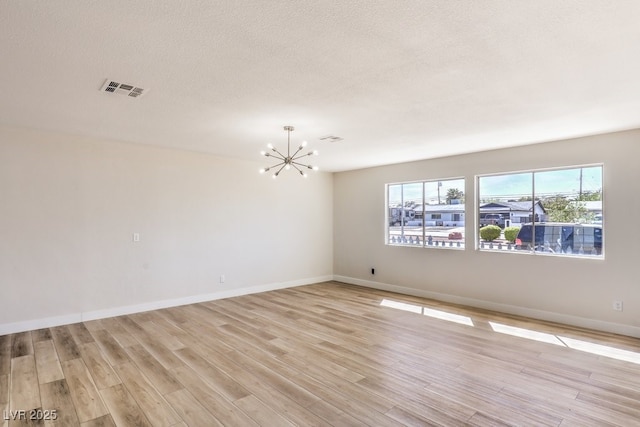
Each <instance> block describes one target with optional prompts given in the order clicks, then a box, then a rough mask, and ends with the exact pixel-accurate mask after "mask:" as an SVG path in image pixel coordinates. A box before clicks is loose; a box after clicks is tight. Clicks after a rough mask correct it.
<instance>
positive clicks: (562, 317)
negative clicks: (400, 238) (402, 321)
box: [333, 275, 640, 338]
mask: <svg viewBox="0 0 640 427" xmlns="http://www.w3.org/2000/svg"><path fill="white" fill-rule="evenodd" d="M333 280H335V281H337V282H343V283H348V284H351V285H357V286H363V287H367V288H373V289H379V290H382V291H390V292H397V293H400V294H405V295H412V296H417V297H423V298H430V299H434V300H437V301H442V302H449V303H452V304H460V305H466V306H469V307H476V308H482V309H485V310H492V311H498V312H501V313H506V314H513V315H516V316H524V317H530V318H533V319H539V320H544V321H547V322H555V323H561V324H565V325H571V326H577V327H580V328H587V329H593V330H597V331H602V332H609V333H613V334H620V335H626V336H630V337H635V338H640V327H637V326H631V325H623V324H620V323H612V322H605V321H602V320H596V319H587V318H584V317H578V316H571V315H568V314H562V313H554V312H550V311H543V310H536V309H532V308H526V307H520V306H515V305H509V304H501V303H496V302H491V301H485V300H479V299H474V298H467V297H461V296H456V295H450V294H443V293H440V292H432V291H427V290H423V289H415V288H407V287H404V286H398V285H390V284H388V283H381V282H374V281H370V280H362V279H357V278H354V277H347V276H339V275H334V276H333Z"/></svg>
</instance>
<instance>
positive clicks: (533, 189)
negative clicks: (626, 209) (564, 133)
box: [465, 162, 605, 260]
mask: <svg viewBox="0 0 640 427" xmlns="http://www.w3.org/2000/svg"><path fill="white" fill-rule="evenodd" d="M596 167H599V168H600V181H601V187H600V193H601V196H600V199H601V200H600V202H601V203H602V209H601V216H602V220H601V223H600V230H601V231H600V235H601V249H600V254H597V255H586V254H573V253H549V252H544V251H538V250H535V242H536V236H535V232H536V228H537V227H536V224H538V225H540V224H549V222H548V221H540V220H536V219H535V218H536V217H538V215H537V214H536V213H535V206H536V202H537V201H536V174H537V173H545V172H554V171H567V170H573V169H587V168H596ZM604 167H605V165H604V162H600V163H585V164H579V165H569V166H555V167H548V168H532V169H525V170H517V171H509V172H497V173H486V174H478V175H476V176H475V180H474V181H475V182H474V192H475V194H474V195H475V197H474V202H475V210H474V225H475V230H476V232H475V233H474V234H475V250H477V251H482V252H497V253H516V254H521V255H538V256H552V257H563V258H575V259H594V260H604V259H605V236H604V234H605V233H604V230H605V221H604V216H605V215H604V209H605V203H604V202H605V194H604V193H605V189H604V187H605V174H604ZM518 174H531V195H530V196H531V199H532V200H531V214H529V220H528V221H527V222H525V223H531V225H532V227H531V228H532V237H531V239H532V242H534V248H533V249H532V250H495V249H492V248H483V247H481V240H482V239H481V238H480V232H479V230H480V228H481V226H480V225H481V219H480V207H481V205H483V204H484V203H483V202H481V194H480V190H481V189H480V180H481V178H485V177H498V176H507V175H518ZM485 203H486V202H485ZM485 215H486V212H485ZM512 224H515V223H512ZM517 224H524V223H523V222H522V221H520V222H518V223H517ZM557 224H563V223H562V222H558V223H557ZM581 225H584V224H581ZM505 228H506V227H505ZM465 240H466V239H465ZM514 246H515V245H514Z"/></svg>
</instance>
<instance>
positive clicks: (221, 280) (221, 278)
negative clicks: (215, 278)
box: [220, 274, 225, 283]
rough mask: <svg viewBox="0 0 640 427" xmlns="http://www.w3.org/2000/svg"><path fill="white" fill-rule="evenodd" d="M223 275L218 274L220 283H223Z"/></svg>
mask: <svg viewBox="0 0 640 427" xmlns="http://www.w3.org/2000/svg"><path fill="white" fill-rule="evenodd" d="M224 280H225V277H224V274H223V275H221V276H220V283H224Z"/></svg>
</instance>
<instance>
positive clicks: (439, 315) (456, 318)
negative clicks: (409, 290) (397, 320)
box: [380, 298, 474, 326]
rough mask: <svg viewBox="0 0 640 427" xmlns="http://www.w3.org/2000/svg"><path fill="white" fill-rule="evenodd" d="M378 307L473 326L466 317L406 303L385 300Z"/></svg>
mask: <svg viewBox="0 0 640 427" xmlns="http://www.w3.org/2000/svg"><path fill="white" fill-rule="evenodd" d="M380 305H381V306H383V307H390V308H395V309H398V310H403V311H409V312H411V313H417V314H423V315H425V316H429V317H433V318H435V319H440V320H446V321H448V322H454V323H459V324H461V325H467V326H474V325H473V321H472V320H471V318H470V317H468V316H462V315H460V314H454V313H448V312H446V311H442V310H436V309H433V308H427V307H423V306H421V305H416V304H408V303H406V302H400V301H394V300H389V299H386V298H385V299H383V300H382V302H381V303H380Z"/></svg>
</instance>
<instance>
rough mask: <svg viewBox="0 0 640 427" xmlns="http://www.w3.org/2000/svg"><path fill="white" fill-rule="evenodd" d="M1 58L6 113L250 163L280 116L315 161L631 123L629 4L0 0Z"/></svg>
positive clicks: (632, 24) (636, 115)
mask: <svg viewBox="0 0 640 427" xmlns="http://www.w3.org/2000/svg"><path fill="white" fill-rule="evenodd" d="M0 64H1V66H0V91H1V92H0V93H1V97H0V123H2V124H6V125H11V126H20V127H28V128H36V129H43V130H55V131H63V132H70V133H74V134H80V135H86V136H92V137H98V138H108V139H114V140H122V141H128V142H134V143H142V144H152V145H158V146H164V147H175V148H179V149H186V150H194V151H200V152H206V153H211V154H214V155H217V156H223V157H231V158H236V159H243V160H250V161H257V162H262V160H264V159H261V158H260V156H259V152H260V150H262V149H264V148H265V146H266V144H267V143H268V142H272V143H274V145H275V146H276V147H277V148H280V147H283V148H284V147H285V146H286V138H287V134H286V132H285V131H284V130H283V126H285V125H293V126H295V127H296V130H295V131H294V132H293V133H292V134H291V138H292V143H297V142H298V141H301V140H303V139H305V140H307V141H308V142H309V146H308V147H309V148H310V149H317V150H319V151H320V156H319V157H318V158H315V159H314V160H315V161H317V164H318V165H319V166H320V167H321V168H322V169H324V170H328V171H344V170H350V169H358V168H363V167H370V166H377V165H382V164H390V163H398V162H404V161H411V160H418V159H426V158H434V157H441V156H447V155H453V154H460V153H467V152H474V151H481V150H487V149H494V148H501V147H509V146H516V145H523V144H531V143H537V142H544V141H550V140H557V139H562V138H569V137H574V136H582V135H589V134H597V133H603V132H610V131H616V130H624V129H632V128H640V2H639V1H637V0H628V1H625V0H616V1H615V2H611V1H610V0H604V1H595V0H575V1H574V0H571V1H569V0H536V1H513V0H494V1H475V0H468V1H446V0H441V1H426V0H416V1H401V0H395V1H377V2H374V1H369V0H366V1H364V0H362V1H357V0H351V1H347V2H339V1H334V0H332V1H318V0H314V1H306V0H305V1H296V2H293V1H290V0H285V1H278V0H271V1H268V2H267V1H261V0H257V1H248V0H247V1H236V0H220V1H211V0H182V1H177V0H173V1H157V0H148V1H131V0H103V1H87V0H75V1H73V0H51V1H38V0H21V1H17V0H0ZM106 79H113V80H116V81H118V82H122V83H127V84H131V85H134V86H138V87H141V88H144V89H145V90H146V91H147V92H146V93H145V94H144V95H143V96H142V97H139V98H130V97H126V96H120V95H114V94H108V93H105V92H101V91H100V88H101V87H102V85H103V83H104V82H105V80H106ZM326 136H337V137H340V138H343V140H342V141H339V142H329V141H328V140H321V139H320V138H323V137H326ZM265 166H266V164H265Z"/></svg>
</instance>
